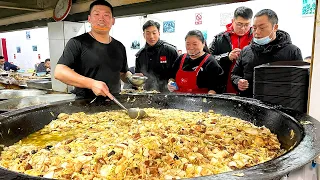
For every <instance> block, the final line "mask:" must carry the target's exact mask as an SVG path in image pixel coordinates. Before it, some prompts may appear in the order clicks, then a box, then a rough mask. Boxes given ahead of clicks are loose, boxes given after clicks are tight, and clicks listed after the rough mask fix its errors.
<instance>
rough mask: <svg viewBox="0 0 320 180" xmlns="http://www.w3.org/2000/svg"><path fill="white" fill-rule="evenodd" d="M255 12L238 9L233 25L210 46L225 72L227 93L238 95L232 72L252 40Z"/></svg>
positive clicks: (227, 26) (228, 25)
mask: <svg viewBox="0 0 320 180" xmlns="http://www.w3.org/2000/svg"><path fill="white" fill-rule="evenodd" d="M252 15H253V12H252V10H251V9H250V8H247V7H243V6H242V7H238V8H237V9H236V10H235V11H234V16H233V19H232V23H230V24H227V25H226V28H227V30H226V31H224V32H221V33H219V34H217V35H216V36H215V37H214V39H213V41H212V43H211V44H210V53H211V54H212V55H213V56H214V57H215V59H216V60H217V61H218V62H219V64H220V66H221V67H222V69H223V71H224V75H223V76H222V78H223V79H222V83H223V84H224V86H225V90H224V92H225V93H232V94H238V91H237V88H236V87H235V86H233V84H232V82H231V79H230V77H231V71H232V69H233V67H234V65H235V63H236V60H237V59H238V57H239V55H240V51H241V49H242V48H244V47H245V46H247V45H248V44H249V43H250V41H251V40H252V31H251V19H252Z"/></svg>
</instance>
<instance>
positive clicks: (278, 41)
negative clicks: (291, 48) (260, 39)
mask: <svg viewBox="0 0 320 180" xmlns="http://www.w3.org/2000/svg"><path fill="white" fill-rule="evenodd" d="M289 44H292V42H291V38H290V35H289V34H288V33H287V32H285V31H283V30H277V32H276V38H275V39H274V40H273V41H271V42H270V43H269V44H265V45H259V44H257V43H255V42H253V41H252V45H251V47H252V48H253V49H254V50H255V51H257V52H261V53H268V52H271V51H273V50H277V49H281V48H283V47H285V46H287V45H289Z"/></svg>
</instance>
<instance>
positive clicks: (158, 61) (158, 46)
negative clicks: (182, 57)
mask: <svg viewBox="0 0 320 180" xmlns="http://www.w3.org/2000/svg"><path fill="white" fill-rule="evenodd" d="M142 29H143V36H144V38H145V39H146V45H145V47H143V48H142V49H140V50H139V51H138V53H137V54H136V69H135V72H136V73H142V74H143V75H145V76H147V77H148V80H147V81H146V84H145V87H144V88H145V89H146V90H157V91H160V92H164V91H167V83H168V80H169V78H170V72H171V69H172V65H173V63H174V61H175V60H176V59H177V57H178V53H177V50H176V48H175V46H173V45H171V44H169V43H166V42H164V41H162V40H160V39H159V37H160V24H159V23H158V22H154V21H152V20H149V21H147V22H146V23H145V24H144V25H143V28H142Z"/></svg>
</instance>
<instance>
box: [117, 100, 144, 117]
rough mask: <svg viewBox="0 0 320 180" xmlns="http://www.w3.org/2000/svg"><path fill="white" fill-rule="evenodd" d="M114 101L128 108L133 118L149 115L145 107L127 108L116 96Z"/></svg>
mask: <svg viewBox="0 0 320 180" xmlns="http://www.w3.org/2000/svg"><path fill="white" fill-rule="evenodd" d="M113 101H114V102H115V103H116V104H118V105H119V106H120V107H121V108H122V109H124V110H126V111H127V112H128V115H129V117H130V118H131V119H142V118H144V117H145V116H146V115H147V113H146V112H145V111H144V110H143V109H139V108H129V109H127V108H126V107H124V105H123V104H121V103H120V102H119V101H118V100H117V99H116V98H115V97H113Z"/></svg>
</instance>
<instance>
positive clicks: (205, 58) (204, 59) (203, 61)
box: [195, 54, 210, 74]
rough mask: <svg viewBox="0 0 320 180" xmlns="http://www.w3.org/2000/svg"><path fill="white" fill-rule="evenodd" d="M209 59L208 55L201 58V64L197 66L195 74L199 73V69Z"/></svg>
mask: <svg viewBox="0 0 320 180" xmlns="http://www.w3.org/2000/svg"><path fill="white" fill-rule="evenodd" d="M209 57H210V54H207V55H206V57H204V58H203V60H202V61H201V63H200V64H199V66H198V67H197V69H196V70H195V71H196V72H197V74H198V73H199V71H200V69H201V67H202V66H203V64H204V63H205V62H206V61H207V59H208V58H209Z"/></svg>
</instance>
